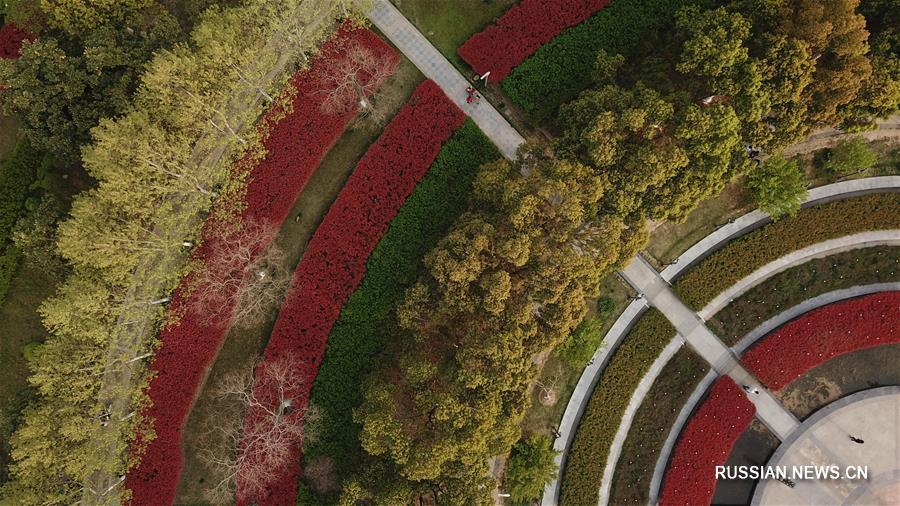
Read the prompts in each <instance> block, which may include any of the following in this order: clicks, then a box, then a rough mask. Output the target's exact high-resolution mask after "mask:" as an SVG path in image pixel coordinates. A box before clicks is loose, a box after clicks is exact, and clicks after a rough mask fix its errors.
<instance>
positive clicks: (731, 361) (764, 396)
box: [622, 255, 800, 441]
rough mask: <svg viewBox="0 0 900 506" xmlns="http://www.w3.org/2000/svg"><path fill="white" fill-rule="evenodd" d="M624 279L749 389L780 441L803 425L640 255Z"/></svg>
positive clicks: (716, 365) (759, 412)
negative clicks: (742, 364) (745, 367)
mask: <svg viewBox="0 0 900 506" xmlns="http://www.w3.org/2000/svg"><path fill="white" fill-rule="evenodd" d="M622 275H623V276H624V277H625V279H626V280H627V281H628V283H629V284H631V286H633V287H634V288H635V289H636V290H638V292H639V293H641V294H642V296H643V297H644V298H645V299H646V300H647V302H648V303H649V304H650V305H652V306H653V307H655V308H657V309H659V311H660V312H662V314H663V315H665V317H666V318H668V320H669V321H670V322H672V325H673V326H674V327H675V329H676V330H677V331H678V334H679V335H681V336H682V337H683V338H684V340H685V342H687V344H689V345H690V346H691V347H692V348H693V349H694V350H695V351H696V352H697V354H699V355H700V356H701V357H703V359H704V360H706V361H707V362H709V364H710V366H711V367H712V368H713V369H714V370H715V371H716V372H718V373H719V374H723V375H724V374H727V375H729V376H731V378H732V379H733V380H734V381H735V382H736V383H737V384H739V385H745V386H747V387H749V389H750V391H751V392H752V393H748V394H747V397H748V398H749V399H750V401H752V402H753V404H754V405H755V406H756V416H757V418H759V419H760V421H762V422H763V423H764V424H765V425H766V426H767V427H768V428H769V429H770V430H771V431H772V432H773V433H774V434H775V435H776V436H778V439H780V440H782V441H784V440H785V439H787V438H788V436H789V435H790V434H791V433H792V432H793V431H794V430H795V429H796V428H797V427H799V425H800V422H799V421H798V420H797V419H796V418H795V417H794V415H793V414H791V412H790V411H788V410H787V409H786V408H785V407H784V406H783V405H782V404H781V403H780V402H779V401H778V400H777V399H775V397H774V396H773V395H772V394H771V393H770V392H769V391H768V390H767V389H766V388H765V386H763V385H762V384H761V383H760V382H759V381H757V379H756V378H755V377H753V375H752V374H750V373H749V372H748V371H747V370H746V369H744V367H743V366H741V364H740V362H739V361H738V360H737V357H736V356H735V355H734V354H733V353H732V351H731V349H730V348H728V346H726V345H725V344H724V343H723V342H722V341H721V340H720V339H719V338H718V337H717V336H716V335H715V334H713V333H712V331H710V330H709V328H708V327H707V326H706V323H705V322H704V321H703V320H702V319H701V318H700V316H699V315H698V314H697V313H696V312H694V311H693V310H691V309H689V308H688V307H687V305H685V304H684V302H682V301H681V300H680V299H679V298H678V296H677V295H676V294H675V292H674V291H673V290H672V287H671V286H670V285H669V284H668V282H666V281H665V280H664V279H663V278H662V276H660V274H659V272H657V271H656V269H654V268H653V267H652V266H651V265H650V264H649V263H647V261H646V260H644V258H643V257H642V256H640V255H638V256H637V257H635V259H634V260H632V261H631V262H630V263H629V264H628V265H626V266H625V268H624V269H623V270H622Z"/></svg>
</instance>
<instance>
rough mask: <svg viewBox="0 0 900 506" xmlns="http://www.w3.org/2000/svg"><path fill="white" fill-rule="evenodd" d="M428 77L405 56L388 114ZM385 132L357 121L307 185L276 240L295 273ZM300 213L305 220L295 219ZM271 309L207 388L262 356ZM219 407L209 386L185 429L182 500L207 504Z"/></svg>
mask: <svg viewBox="0 0 900 506" xmlns="http://www.w3.org/2000/svg"><path fill="white" fill-rule="evenodd" d="M422 79H423V76H422V74H421V73H419V71H418V70H417V69H416V68H415V66H414V65H413V64H412V63H410V62H409V61H408V60H406V59H405V58H404V59H402V60H401V63H400V66H399V67H398V69H397V72H396V73H395V74H394V75H393V76H392V77H391V78H390V79H389V80H388V81H387V83H386V84H385V85H384V86H393V87H396V88H397V90H396V93H390V94H385V96H389V97H390V100H391V102H390V103H389V104H383V105H384V106H385V107H388V108H389V109H390V110H391V111H392V113H391V114H390V115H389V116H388V117H391V116H393V113H395V112H396V111H398V110H400V107H402V106H403V104H404V103H406V100H407V98H408V97H409V95H410V94H411V93H412V91H413V89H414V88H415V87H416V85H418V84H419V82H421V81H422ZM381 130H382V125H377V124H372V123H370V122H368V121H366V120H357V121H356V122H354V123H353V124H352V125H351V127H350V128H348V130H347V131H346V132H344V134H343V135H342V136H341V137H340V138H339V139H338V140H337V142H336V144H335V145H334V147H333V148H332V149H331V150H330V151H329V152H328V154H327V155H326V156H325V158H324V159H323V160H322V163H321V164H320V165H319V168H318V169H316V172H315V173H314V174H313V176H312V178H311V179H310V180H309V182H308V183H307V184H306V186H305V187H304V189H303V191H302V192H301V194H300V196H299V197H298V198H297V201H296V202H295V203H294V207H293V209H292V210H291V213H290V214H289V215H288V218H287V219H286V220H285V222H284V224H283V226H282V228H281V230H280V231H279V233H278V236H277V237H276V239H275V240H276V242H277V244H278V245H279V246H280V247H281V248H282V249H283V250H284V252H285V262H286V264H287V265H286V267H287V269H288V270H289V271H290V272H293V271H294V269H295V268H296V266H297V264H298V263H299V262H300V259H301V258H302V256H303V252H304V251H305V249H306V244H307V242H309V240H310V238H311V237H312V235H313V233H314V232H315V230H316V228H317V227H318V226H319V223H320V222H321V221H322V218H323V217H324V216H325V213H326V212H327V211H328V208H329V207H330V206H331V203H332V202H334V199H335V198H337V195H338V193H340V191H341V188H343V187H344V183H345V182H346V181H347V178H348V177H350V174H351V173H352V172H353V169H354V168H355V167H356V164H357V162H359V160H360V158H362V156H363V155H364V154H365V153H366V150H367V149H368V148H369V145H370V144H372V143H373V142H374V141H375V139H377V138H378V136H379V135H380V134H381ZM298 214H299V215H300V220H299V221H297V220H295V219H294V217H295V216H297V215H298ZM271 313H272V314H271V316H270V317H269V319H268V321H266V322H264V323H262V324H260V325H258V326H255V327H252V328H232V329H231V331H230V332H229V333H228V335H227V336H226V338H225V342H224V344H223V345H222V349H221V350H220V351H219V354H218V355H217V356H216V360H215V362H214V364H213V366H212V367H211V369H210V371H209V374H208V377H207V380H206V384H205V386H210V385H215V384H216V382H217V381H218V380H219V379H220V378H222V377H223V376H224V375H227V374H229V373H231V372H233V371H236V370H239V369H240V368H242V367H247V366H249V365H251V364H253V363H255V362H256V361H257V360H258V358H259V356H260V354H261V352H262V350H263V348H264V347H265V343H266V341H267V339H268V337H269V335H270V334H271V332H272V327H273V326H274V323H275V318H276V317H277V314H278V308H273V309H272V312H271ZM217 405H218V403H217V401H216V399H215V398H214V396H213V395H212V394H211V392H210V389H208V388H204V389H203V390H202V391H201V392H200V394H199V395H198V398H197V400H196V403H195V405H194V408H193V410H192V411H191V415H190V417H189V418H188V421H187V425H186V427H185V429H184V443H183V446H184V449H185V461H184V469H183V471H182V474H181V481H180V483H179V485H178V492H177V502H178V504H204V503H205V501H204V498H203V490H204V488H205V485H204V484H205V483H207V482H209V481H211V480H213V479H215V476H214V475H212V474H211V473H210V472H209V471H208V470H207V469H206V467H205V466H204V465H203V463H202V462H201V460H200V459H199V458H198V457H197V452H196V450H197V448H198V439H199V437H200V435H201V433H202V431H203V429H204V427H205V426H206V425H207V424H208V422H209V421H210V420H211V419H213V418H214V417H217V416H219V411H220V410H219V409H217Z"/></svg>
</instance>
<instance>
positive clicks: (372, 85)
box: [321, 42, 400, 117]
mask: <svg viewBox="0 0 900 506" xmlns="http://www.w3.org/2000/svg"><path fill="white" fill-rule="evenodd" d="M399 61H400V59H399V56H397V55H396V54H393V53H388V54H382V55H378V54H376V53H375V52H374V51H372V50H371V49H369V48H367V47H365V46H363V45H362V44H360V43H359V42H351V43H349V45H348V46H347V47H346V48H345V49H344V51H342V52H341V53H340V56H337V57H335V58H334V59H333V61H331V62H329V64H328V65H327V68H326V70H325V73H324V75H323V76H322V80H321V91H322V92H323V93H325V100H323V101H322V112H324V113H326V114H344V113H347V112H350V111H352V110H353V109H354V108H356V107H359V110H360V113H361V114H363V115H366V116H372V117H376V116H379V115H381V114H383V113H384V108H380V107H377V105H378V103H379V102H380V101H382V97H381V95H384V94H390V93H391V92H392V90H391V89H382V84H384V82H385V81H386V80H387V78H388V77H390V76H391V75H392V74H393V73H394V71H395V70H396V69H397V64H398V63H399Z"/></svg>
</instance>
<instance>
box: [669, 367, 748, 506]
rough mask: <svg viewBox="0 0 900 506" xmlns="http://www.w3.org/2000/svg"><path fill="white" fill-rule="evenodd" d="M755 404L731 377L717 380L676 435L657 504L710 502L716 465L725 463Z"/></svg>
mask: <svg viewBox="0 0 900 506" xmlns="http://www.w3.org/2000/svg"><path fill="white" fill-rule="evenodd" d="M755 413H756V408H755V407H754V406H753V403H752V402H750V400H749V399H747V396H746V395H745V394H744V392H743V391H741V389H740V387H738V386H737V384H736V383H735V382H734V380H732V379H731V378H729V377H727V376H724V377H722V378H719V379H718V380H716V382H715V383H714V384H713V386H712V387H711V388H710V389H709V397H707V398H706V400H705V401H703V404H701V405H700V408H699V409H697V412H696V413H694V415H693V416H692V417H691V419H690V421H689V422H688V425H687V427H685V429H684V432H682V434H681V437H679V439H678V444H677V445H676V446H675V451H674V452H673V454H672V462H671V463H670V464H669V470H668V471H667V472H666V479H665V483H664V484H663V488H662V492H661V493H660V501H659V504H660V505H663V506H668V505H683V504H690V505H698V504H710V502H711V501H712V497H713V493H715V491H716V473H715V469H716V466H720V465H724V464H725V462H726V461H727V460H728V455H729V454H730V453H731V449H732V447H733V446H734V443H735V442H736V441H737V439H738V438H739V437H740V435H741V434H742V433H743V432H744V431H745V430H746V429H747V427H748V426H749V425H750V422H751V421H752V420H753V415H754V414H755Z"/></svg>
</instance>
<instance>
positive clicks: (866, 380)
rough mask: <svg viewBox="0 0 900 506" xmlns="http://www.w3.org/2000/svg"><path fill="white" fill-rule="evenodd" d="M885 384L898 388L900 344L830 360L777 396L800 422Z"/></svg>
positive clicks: (899, 382)
mask: <svg viewBox="0 0 900 506" xmlns="http://www.w3.org/2000/svg"><path fill="white" fill-rule="evenodd" d="M885 385H900V344H890V345H884V346H878V347H876V348H870V349H868V350H860V351H857V352H853V353H848V354H847V355H843V356H840V357H837V358H834V359H831V360H829V361H828V362H825V363H824V364H822V365H820V366H818V367H816V368H814V369H813V370H811V371H810V372H809V373H807V374H806V375H804V376H803V377H802V378H800V379H798V380H796V381H794V382H793V383H791V384H789V385H788V386H786V387H785V388H783V389H782V390H781V392H779V393H778V397H779V398H780V399H781V400H782V402H784V404H785V406H786V407H787V408H788V409H790V410H791V412H792V413H794V416H796V417H797V418H799V419H800V420H803V419H805V418H807V417H808V416H809V415H811V414H812V413H813V412H815V411H816V410H818V409H820V408H822V407H823V406H825V405H827V404H829V403H831V402H834V401H835V400H837V399H839V398H841V397H846V396H848V395H850V394H853V393H856V392H859V391H861V390H867V389H869V388H875V387H879V386H885Z"/></svg>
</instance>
